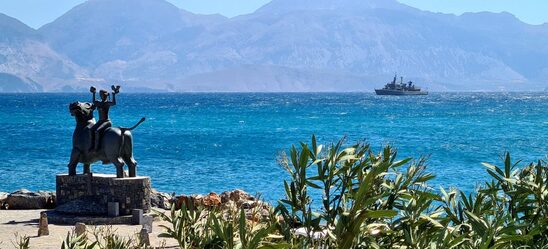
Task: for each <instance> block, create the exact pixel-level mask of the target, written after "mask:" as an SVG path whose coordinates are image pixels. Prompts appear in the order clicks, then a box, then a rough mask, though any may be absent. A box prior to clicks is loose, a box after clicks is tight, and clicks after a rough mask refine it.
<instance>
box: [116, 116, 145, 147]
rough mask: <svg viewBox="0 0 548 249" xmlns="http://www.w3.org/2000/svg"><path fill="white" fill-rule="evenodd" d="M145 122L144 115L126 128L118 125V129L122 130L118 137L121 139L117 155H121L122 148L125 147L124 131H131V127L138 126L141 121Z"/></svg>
mask: <svg viewBox="0 0 548 249" xmlns="http://www.w3.org/2000/svg"><path fill="white" fill-rule="evenodd" d="M143 122H145V117H142V118H141V120H139V122H137V123H136V124H135V125H134V126H132V127H130V128H126V127H120V130H121V131H122V136H120V139H121V140H122V141H120V151H119V153H118V155H122V152H123V151H122V150H123V149H124V148H125V143H126V141H125V139H124V137H125V136H124V133H126V131H132V130H133V129H135V128H137V126H139V125H140V124H141V123H143Z"/></svg>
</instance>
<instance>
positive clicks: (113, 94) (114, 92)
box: [110, 85, 120, 105]
mask: <svg viewBox="0 0 548 249" xmlns="http://www.w3.org/2000/svg"><path fill="white" fill-rule="evenodd" d="M110 88H111V89H112V91H113V92H112V102H111V105H116V94H118V93H119V92H120V86H114V85H112V86H111V87H110Z"/></svg>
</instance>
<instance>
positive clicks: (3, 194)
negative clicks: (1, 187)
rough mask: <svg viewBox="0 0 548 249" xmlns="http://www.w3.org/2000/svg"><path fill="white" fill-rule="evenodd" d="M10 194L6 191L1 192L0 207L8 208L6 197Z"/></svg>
mask: <svg viewBox="0 0 548 249" xmlns="http://www.w3.org/2000/svg"><path fill="white" fill-rule="evenodd" d="M8 195H9V194H8V193H6V192H0V209H7V203H6V199H7V198H8Z"/></svg>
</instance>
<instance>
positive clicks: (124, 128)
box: [120, 117, 145, 134]
mask: <svg viewBox="0 0 548 249" xmlns="http://www.w3.org/2000/svg"><path fill="white" fill-rule="evenodd" d="M143 122H145V117H142V118H141V120H139V122H137V123H136V124H135V125H134V126H132V127H130V128H126V127H120V130H122V134H124V132H126V131H132V130H133V129H135V128H137V126H139V125H140V124H141V123H143Z"/></svg>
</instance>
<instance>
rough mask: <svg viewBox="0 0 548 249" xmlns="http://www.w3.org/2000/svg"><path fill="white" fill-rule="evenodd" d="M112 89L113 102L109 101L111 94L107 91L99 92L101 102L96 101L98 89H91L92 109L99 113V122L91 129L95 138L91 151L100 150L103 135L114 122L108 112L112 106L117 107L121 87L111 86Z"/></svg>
mask: <svg viewBox="0 0 548 249" xmlns="http://www.w3.org/2000/svg"><path fill="white" fill-rule="evenodd" d="M111 88H112V91H113V92H112V101H109V100H108V97H109V95H110V94H109V93H108V92H107V91H105V90H100V91H99V97H100V100H96V99H95V92H96V91H97V89H95V87H93V86H92V87H90V89H89V91H90V92H91V93H92V94H93V105H92V109H93V110H95V109H97V111H98V112H99V120H98V121H97V123H95V125H93V127H91V134H92V135H93V136H94V138H93V141H94V143H93V146H92V147H91V148H90V151H93V152H97V151H98V150H99V144H100V139H101V135H102V134H103V131H104V130H105V129H106V128H108V127H111V126H112V122H111V121H110V118H109V117H108V111H109V109H110V107H111V106H114V105H116V94H118V93H119V92H120V86H116V87H115V86H114V85H113V86H111Z"/></svg>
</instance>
